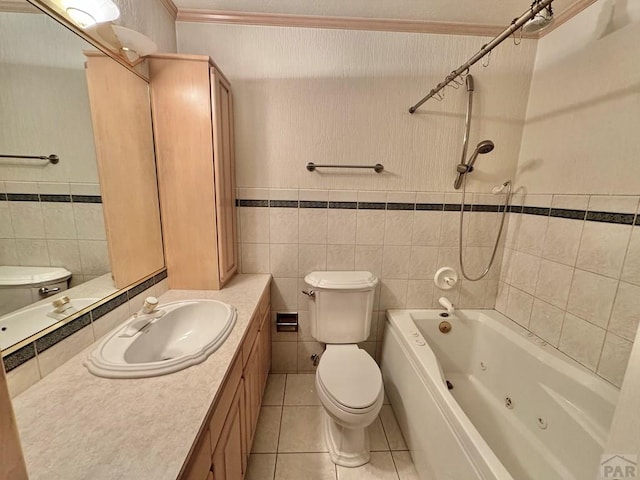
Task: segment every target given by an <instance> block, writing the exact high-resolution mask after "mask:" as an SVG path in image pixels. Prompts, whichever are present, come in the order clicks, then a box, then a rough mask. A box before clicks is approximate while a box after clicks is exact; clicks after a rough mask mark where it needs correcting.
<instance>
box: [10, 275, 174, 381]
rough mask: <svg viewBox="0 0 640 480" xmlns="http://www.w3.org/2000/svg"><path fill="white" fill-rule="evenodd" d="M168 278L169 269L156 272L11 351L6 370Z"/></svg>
mask: <svg viewBox="0 0 640 480" xmlns="http://www.w3.org/2000/svg"><path fill="white" fill-rule="evenodd" d="M165 278H167V269H166V268H165V269H164V270H163V271H161V272H160V273H157V274H155V275H154V276H153V277H150V278H148V279H146V280H145V281H143V282H141V283H139V284H137V285H134V286H133V287H131V288H130V289H128V290H126V291H124V292H122V293H120V294H118V295H117V296H115V297H113V298H112V299H110V300H108V301H106V302H105V303H103V304H101V305H98V306H97V307H95V308H92V309H91V310H89V311H88V312H86V313H83V314H82V315H80V316H79V317H77V318H74V319H73V320H71V321H70V322H69V323H66V324H65V325H62V326H61V327H60V328H58V329H56V330H54V331H53V332H50V333H48V334H46V335H44V336H42V337H40V338H38V339H37V340H35V341H34V342H32V343H30V344H28V345H25V346H24V347H22V348H20V349H19V350H16V351H15V352H13V353H10V354H9V355H7V356H6V357H4V358H3V359H2V361H3V363H4V367H5V370H6V371H7V372H10V371H11V370H13V369H15V368H17V367H19V366H20V365H22V364H24V363H26V362H28V361H29V360H31V359H32V358H34V357H35V356H36V351H37V352H38V353H42V352H44V351H45V350H47V349H49V348H51V347H52V346H54V345H55V344H57V343H59V342H61V341H62V340H64V339H65V338H68V337H70V336H71V335H73V334H74V333H76V332H78V331H80V330H82V329H83V328H85V327H87V326H89V325H91V323H92V322H95V321H97V320H99V319H100V318H101V317H103V316H104V315H106V314H107V313H109V312H111V311H113V310H115V309H116V308H118V307H119V306H121V305H124V304H125V303H127V301H129V300H131V299H132V298H134V297H135V296H136V295H140V294H141V293H142V292H143V291H145V290H146V289H147V288H150V287H152V286H153V285H155V284H157V283H158V282H161V281H162V280H164V279H165Z"/></svg>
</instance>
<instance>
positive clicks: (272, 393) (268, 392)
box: [262, 373, 287, 405]
mask: <svg viewBox="0 0 640 480" xmlns="http://www.w3.org/2000/svg"><path fill="white" fill-rule="evenodd" d="M286 379H287V376H286V375H285V374H284V373H272V374H270V375H269V378H268V379H267V387H266V388H265V391H264V396H263V397H262V405H282V400H283V398H284V384H285V382H286Z"/></svg>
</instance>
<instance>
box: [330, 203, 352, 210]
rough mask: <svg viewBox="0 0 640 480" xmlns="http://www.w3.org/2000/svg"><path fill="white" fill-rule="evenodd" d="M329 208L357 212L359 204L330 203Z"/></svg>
mask: <svg viewBox="0 0 640 480" xmlns="http://www.w3.org/2000/svg"><path fill="white" fill-rule="evenodd" d="M329 208H341V209H344V210H355V209H356V208H358V202H329Z"/></svg>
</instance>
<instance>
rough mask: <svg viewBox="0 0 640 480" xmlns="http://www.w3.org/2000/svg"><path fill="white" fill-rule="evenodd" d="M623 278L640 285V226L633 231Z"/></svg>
mask: <svg viewBox="0 0 640 480" xmlns="http://www.w3.org/2000/svg"><path fill="white" fill-rule="evenodd" d="M622 280H624V281H625V282H629V283H633V284H635V285H640V228H638V227H635V228H634V229H633V232H632V233H631V240H630V241H629V249H628V250H627V257H626V259H625V261H624V268H623V269H622Z"/></svg>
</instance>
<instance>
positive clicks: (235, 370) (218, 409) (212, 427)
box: [209, 355, 242, 448]
mask: <svg viewBox="0 0 640 480" xmlns="http://www.w3.org/2000/svg"><path fill="white" fill-rule="evenodd" d="M241 379H242V356H241V355H238V356H237V357H236V359H235V360H234V361H233V365H232V367H231V373H230V374H229V377H228V378H227V380H226V382H225V384H224V387H223V391H222V394H221V395H220V400H218V403H217V404H216V406H215V410H214V411H213V416H212V417H211V422H210V423H209V431H210V432H211V446H212V447H213V448H215V447H216V445H217V443H218V439H219V438H220V433H221V432H222V427H223V426H224V422H225V420H226V418H227V414H228V413H229V409H230V408H231V404H232V403H233V397H234V395H235V393H236V390H237V389H238V385H239V384H240V380H241Z"/></svg>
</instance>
